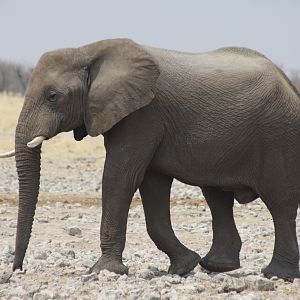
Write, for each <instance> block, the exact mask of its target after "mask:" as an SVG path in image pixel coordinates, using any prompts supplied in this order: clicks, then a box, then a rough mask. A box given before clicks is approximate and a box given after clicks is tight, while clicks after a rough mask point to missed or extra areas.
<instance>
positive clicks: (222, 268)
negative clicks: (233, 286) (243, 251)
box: [200, 250, 241, 272]
mask: <svg viewBox="0 0 300 300" xmlns="http://www.w3.org/2000/svg"><path fill="white" fill-rule="evenodd" d="M200 265H201V266H202V267H203V268H204V269H206V270H208V271H211V272H228V271H232V270H236V269H238V268H240V267H241V266H240V259H239V254H236V255H233V254H232V253H231V254H226V253H224V252H221V251H218V252H216V251H212V250H211V251H209V252H208V254H207V255H206V256H205V257H203V259H202V260H201V262H200Z"/></svg>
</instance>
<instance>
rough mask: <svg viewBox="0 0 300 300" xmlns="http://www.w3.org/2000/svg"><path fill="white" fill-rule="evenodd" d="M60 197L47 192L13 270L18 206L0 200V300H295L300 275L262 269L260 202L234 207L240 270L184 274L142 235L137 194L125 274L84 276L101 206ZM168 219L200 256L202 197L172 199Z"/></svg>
mask: <svg viewBox="0 0 300 300" xmlns="http://www.w3.org/2000/svg"><path fill="white" fill-rule="evenodd" d="M182 188H184V187H182ZM60 200H61V201H64V202H70V203H71V204H67V203H64V202H56V203H53V202H48V203H47V201H51V197H49V198H48V199H46V200H45V201H44V203H42V205H40V206H39V207H38V209H37V212H36V218H35V222H34V228H33V234H32V238H31V241H30V246H29V249H28V251H27V255H26V258H25V261H24V269H25V271H24V272H16V273H13V274H11V271H10V270H11V264H12V261H13V254H14V237H15V230H16V214H17V208H16V206H15V205H11V204H10V203H1V205H0V224H1V226H0V235H1V247H0V270H1V275H0V276H1V278H0V281H1V284H0V299H32V298H33V299H35V300H38V299H39V300H42V299H87V300H88V299H152V300H154V299H180V300H181V299H223V298H226V299H253V300H254V299H299V295H300V280H295V281H294V283H288V282H284V281H283V280H278V279H276V278H274V279H273V280H268V279H265V278H263V277H262V275H261V273H260V269H261V268H262V267H263V266H265V265H266V264H267V263H268V262H269V260H270V258H271V254H272V248H273V240H274V232H273V227H272V221H271V217H270V215H269V213H268V212H267V210H266V208H265V207H264V206H263V204H262V203H261V201H259V200H257V201H255V202H253V203H251V204H248V205H243V206H242V205H239V204H236V205H235V218H236V222H237V227H238V229H239V232H240V235H241V238H242V241H243V248H242V251H241V264H242V268H241V269H239V270H236V271H233V272H228V273H225V274H217V273H208V272H206V271H204V270H202V269H201V267H200V266H198V267H197V268H196V269H195V270H194V271H193V272H191V273H190V274H188V275H187V276H185V277H179V276H171V275H168V274H167V273H166V271H167V269H168V265H169V261H168V258H167V256H166V255H165V254H164V253H162V252H160V251H159V250H158V249H156V247H155V245H154V244H153V243H152V241H151V240H150V238H149V237H148V235H147V233H146V228H145V220H144V215H143V210H142V206H141V204H140V201H139V200H138V199H137V200H135V201H134V202H133V205H132V207H131V209H130V214H129V220H128V233H127V243H126V248H125V251H124V262H125V264H126V265H128V266H129V275H128V276H126V275H123V276H119V275H115V274H113V273H110V272H107V271H103V272H101V273H100V274H99V275H97V274H91V275H85V272H86V271H87V269H88V268H89V267H90V266H91V265H92V264H93V263H94V262H95V261H96V260H97V258H98V256H99V255H100V252H99V222H100V216H101V209H100V207H99V206H95V205H92V206H91V205H84V204H80V203H72V200H71V198H69V197H68V196H64V197H62V198H60ZM172 222H173V226H174V229H175V232H176V234H177V236H178V237H179V239H180V240H181V241H182V242H183V243H184V244H185V245H186V246H188V247H189V248H191V249H193V250H195V251H197V252H198V253H199V254H200V255H202V256H203V255H205V253H206V252H207V251H208V250H209V247H210V245H211V240H212V230H211V216H210V212H209V210H208V208H207V206H206V205H205V202H204V201H203V199H201V197H199V198H198V199H194V200H191V199H186V200H182V199H181V200H180V199H177V200H175V199H173V201H172ZM10 276H11V277H10Z"/></svg>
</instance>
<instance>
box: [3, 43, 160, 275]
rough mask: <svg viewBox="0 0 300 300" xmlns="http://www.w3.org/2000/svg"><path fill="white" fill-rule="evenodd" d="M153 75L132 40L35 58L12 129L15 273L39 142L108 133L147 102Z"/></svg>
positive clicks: (34, 193)
mask: <svg viewBox="0 0 300 300" xmlns="http://www.w3.org/2000/svg"><path fill="white" fill-rule="evenodd" d="M158 76H159V70H158V67H157V65H156V63H155V62H154V61H153V58H152V57H151V56H150V55H149V54H148V53H147V52H146V50H145V49H144V48H143V47H142V46H139V45H137V44H135V43H134V42H133V41H131V40H123V39H118V40H106V41H101V42H97V43H94V44H90V45H87V46H84V47H81V48H76V49H61V50H56V51H52V52H48V53H46V54H44V55H43V56H42V57H41V58H40V60H39V62H38V64H37V66H36V68H35V69H34V72H33V74H32V77H31V80H30V82H29V85H28V88H27V91H26V95H25V101H24V106H23V109H22V111H21V114H20V117H19V121H18V125H17V128H16V137H15V156H16V165H17V171H18V178H19V211H18V225H17V236H16V251H15V260H14V265H13V269H14V270H15V269H22V264H23V259H24V256H25V252H26V249H27V246H28V242H29V239H30V234H31V228H32V223H33V218H34V213H35V207H36V203H37V197H38V192H39V179H40V151H41V145H42V142H43V141H44V140H45V139H50V138H52V137H54V136H55V135H56V134H58V133H60V132H62V131H70V130H73V131H74V137H75V139H76V140H81V139H82V138H84V137H85V136H86V135H87V134H89V135H91V136H97V135H99V134H102V133H104V132H106V131H108V130H109V129H110V128H111V127H113V126H114V125H115V124H116V123H117V122H119V121H120V120H121V119H122V118H124V117H125V116H127V115H128V114H130V113H131V112H133V111H135V110H137V109H139V108H141V107H143V106H145V105H147V104H149V103H150V101H151V100H152V99H153V98H154V93H153V91H152V90H153V87H154V85H155V82H156V79H157V77H158ZM12 154H13V152H10V153H9V155H12ZM9 155H8V156H9Z"/></svg>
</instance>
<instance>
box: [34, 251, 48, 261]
mask: <svg viewBox="0 0 300 300" xmlns="http://www.w3.org/2000/svg"><path fill="white" fill-rule="evenodd" d="M34 258H35V259H40V260H46V259H47V258H48V255H47V252H46V251H42V252H40V253H37V254H36V255H34Z"/></svg>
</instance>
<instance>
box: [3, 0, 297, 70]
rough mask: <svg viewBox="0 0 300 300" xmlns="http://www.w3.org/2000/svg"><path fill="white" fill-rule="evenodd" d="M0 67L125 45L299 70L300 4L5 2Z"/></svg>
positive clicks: (266, 0) (245, 0)
mask: <svg viewBox="0 0 300 300" xmlns="http://www.w3.org/2000/svg"><path fill="white" fill-rule="evenodd" d="M0 33H1V40H0V59H7V60H10V61H16V62H20V63H25V64H28V65H34V64H35V63H36V62H37V60H38V59H39V57H40V56H41V55H42V54H43V53H44V52H46V51H49V50H52V49H57V48H63V47H77V46H81V45H84V44H87V43H91V42H94V41H98V40H102V39H106V38H115V37H128V38H132V39H133V40H135V41H136V42H139V43H142V44H146V45H150V46H155V47H161V48H168V49H176V50H182V51H191V52H202V51H207V50H212V49H215V48H219V47H224V46H243V47H250V48H253V49H255V50H258V51H260V52H262V53H264V54H265V55H267V56H268V57H269V58H271V59H272V60H273V61H274V62H275V63H277V64H279V65H280V66H283V67H284V69H285V70H286V71H289V70H292V69H298V70H300V0H147V1H145V0H123V1H122V0H119V1H116V0H107V1H101V0H51V1H50V0H48V1H45V0H0Z"/></svg>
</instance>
